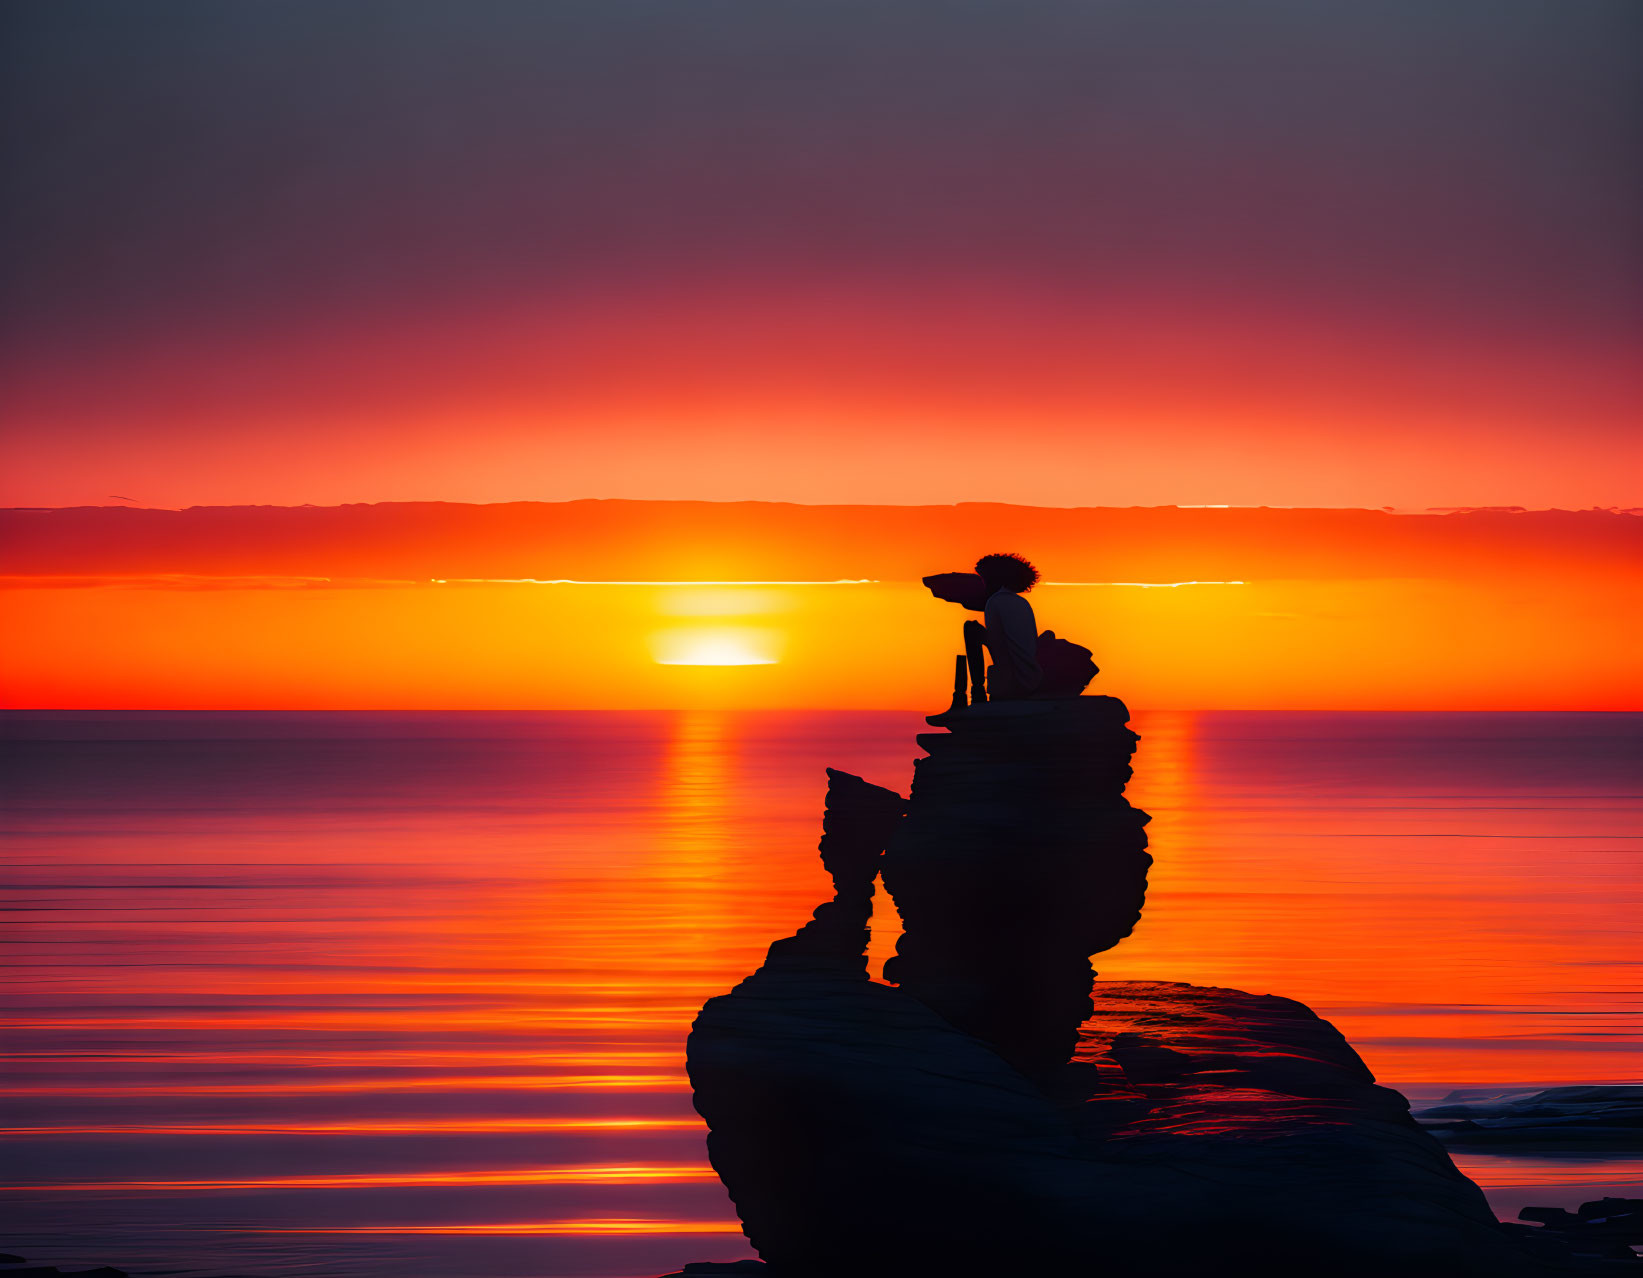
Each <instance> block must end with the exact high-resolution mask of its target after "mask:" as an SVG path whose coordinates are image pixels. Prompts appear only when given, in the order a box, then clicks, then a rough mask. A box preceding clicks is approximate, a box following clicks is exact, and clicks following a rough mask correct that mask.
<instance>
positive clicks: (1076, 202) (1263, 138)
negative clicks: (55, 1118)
mask: <svg viewBox="0 0 1643 1278" xmlns="http://www.w3.org/2000/svg"><path fill="white" fill-rule="evenodd" d="M1640 20H1643V19H1640V15H1639V12H1638V10H1637V9H1636V7H1635V6H1634V5H1631V4H1629V3H1626V2H1623V0H1614V2H1605V0H1594V2H1593V3H1590V4H1582V5H1580V6H1569V5H1566V4H1562V3H1551V2H1550V0H1503V3H1500V4H1495V5H1489V6H1457V5H1439V6H1433V5H1430V4H1427V3H1416V2H1415V0H1407V2H1404V3H1387V4H1381V5H1374V6H1345V5H1340V6H1296V5H1291V4H1284V3H1279V2H1278V0H1255V2H1253V3H1250V4H1247V5H1240V6H1237V7H1236V9H1232V8H1228V7H1227V6H1224V5H1221V4H1218V3H1209V0H1169V3H1160V4H1151V5H1144V6H1125V5H1088V6H1073V5H1065V4H1057V3H1049V2H1048V0H1036V2H1035V0H1027V2H1024V3H1015V4H1009V5H1005V4H992V3H979V4H973V5H962V6H956V7H951V8H944V9H939V10H936V9H931V8H930V7H927V6H917V5H912V4H909V3H903V2H899V0H892V2H890V3H882V2H880V3H873V4H866V3H862V4H854V3H844V4H837V3H832V4H814V5H807V4H800V5H792V6H787V5H784V6H777V7H771V8H756V9H749V8H747V7H746V6H739V5H738V6H733V7H723V6H720V5H718V4H715V3H703V4H693V5H690V6H660V7H659V6H654V5H648V4H643V3H640V2H639V0H602V2H601V3H599V4H579V3H573V4H565V5H551V6H514V5H502V4H491V3H477V4H472V5H462V6H408V5H404V4H399V3H387V2H386V0H384V2H382V3H370V2H367V3H361V4H357V5H350V6H348V7H347V8H346V9H345V10H338V9H336V8H335V6H330V5H325V4H316V3H308V2H307V0H293V2H292V3H288V4H282V5H279V6H160V7H158V8H154V7H149V6H141V7H132V6H129V5H124V4H119V3H103V2H101V0H97V2H90V3H83V4H77V5H75V6H72V7H71V8H70V7H64V6H61V5H50V4H47V5H34V6H30V5H23V6H18V7H16V8H14V9H12V10H10V11H9V12H8V15H7V23H8V26H9V28H10V30H9V32H8V34H9V35H10V37H11V39H9V41H8V43H7V47H8V49H9V53H8V55H7V56H8V57H9V59H10V63H9V65H8V66H7V68H6V70H7V75H8V84H9V86H10V89H9V91H10V93H11V101H12V106H13V111H14V115H15V117H16V118H19V119H22V120H24V121H26V122H27V128H25V129H21V130H18V131H17V132H16V134H15V135H14V136H13V137H12V139H11V140H10V141H9V142H8V143H7V151H6V156H5V159H6V162H7V171H8V173H9V174H10V175H11V176H12V192H11V195H10V196H9V198H8V203H7V210H6V214H5V217H6V226H5V228H4V229H5V230H6V232H7V234H6V235H5V236H4V243H5V244H6V249H5V252H6V253H7V254H8V257H9V263H8V265H9V287H8V290H7V298H8V300H7V302H6V309H5V313H4V320H5V338H6V342H5V362H4V368H3V369H0V372H3V374H4V382H3V385H4V389H3V391H0V408H3V409H4V411H5V414H6V419H7V421H8V424H9V425H8V434H7V442H6V450H7V457H6V461H7V465H6V466H5V467H4V472H3V473H4V478H3V480H0V504H6V505H45V506H51V505H67V504H80V503H104V502H109V501H110V500H111V499H112V498H114V497H115V496H118V497H121V498H130V499H132V500H133V501H134V502H135V503H137V504H142V505H153V506H184V505H190V504H197V503H205V504H232V503H274V504H283V505H297V504H301V503H305V502H312V503H316V504H330V503H338V502H349V501H384V500H448V501H477V502H492V501H506V500H523V499H531V500H566V499H574V498H582V497H634V498H694V499H708V500H739V499H760V500H780V501H798V502H812V503H821V502H861V503H909V504H910V503H926V502H952V501H967V500H969V501H974V500H986V501H1013V502H1021V503H1031V504H1038V505H1132V504H1135V505H1158V504H1172V503H1184V504H1195V503H1232V504H1250V505H1253V504H1270V505H1305V506H1367V507H1380V506H1394V507H1397V508H1400V509H1424V508H1426V507H1429V506H1462V505H1523V506H1528V507H1548V506H1557V507H1566V508H1581V507H1589V506H1594V505H1596V506H1622V507H1629V506H1638V505H1643V478H1640V477H1643V466H1640V465H1639V462H1640V456H1639V444H1638V440H1639V438H1640V437H1643V432H1639V431H1638V430H1637V422H1638V421H1639V420H1640V418H1643V412H1640V410H1643V377H1640V375H1639V366H1638V359H1637V351H1638V350H1639V349H1640V348H1643V340H1640V339H1643V298H1640V295H1639V290H1640V284H1639V280H1643V270H1640V269H1639V268H1640V266H1643V262H1640V258H1643V244H1640V235H1639V232H1638V227H1639V225H1643V194H1640V188H1639V183H1638V182H1637V180H1636V176H1635V168H1636V166H1635V157H1636V154H1637V153H1638V149H1639V143H1640V142H1643V136H1640V134H1643V120H1640V118H1639V112H1638V111H1637V109H1636V101H1635V94H1634V92H1633V85H1634V84H1635V79H1636V75H1637V71H1638V68H1637V66H1636V49H1637V48H1638V47H1643V46H1640V42H1639V41H1638V40H1637V39H1636V38H1635V37H1636V35H1637V32H1638V25H1639V22H1640Z"/></svg>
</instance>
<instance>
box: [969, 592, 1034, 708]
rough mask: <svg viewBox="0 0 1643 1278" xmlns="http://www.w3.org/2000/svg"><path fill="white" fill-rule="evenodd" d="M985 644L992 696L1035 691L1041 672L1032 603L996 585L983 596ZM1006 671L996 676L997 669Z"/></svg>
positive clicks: (1021, 695)
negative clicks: (990, 658)
mask: <svg viewBox="0 0 1643 1278" xmlns="http://www.w3.org/2000/svg"><path fill="white" fill-rule="evenodd" d="M983 615H984V616H985V617H986V627H987V634H988V636H989V638H990V639H991V642H990V643H989V644H988V647H989V649H990V650H991V652H992V654H993V683H994V689H993V693H992V695H994V696H1005V697H1025V696H1031V695H1032V694H1033V693H1034V692H1036V691H1037V690H1038V685H1039V683H1040V681H1041V679H1042V677H1043V676H1042V672H1041V671H1040V670H1039V667H1038V620H1037V618H1035V617H1034V616H1033V606H1032V604H1030V603H1028V602H1027V601H1026V600H1025V599H1023V598H1022V597H1021V596H1020V595H1018V594H1016V592H1015V591H1013V590H1007V589H1003V588H1000V589H998V590H995V591H993V593H992V594H990V595H988V596H987V606H986V608H985V610H984V612H983ZM1001 668H1003V669H1006V670H1008V674H1006V675H1004V676H1003V678H1002V679H1000V675H999V672H1000V669H1001Z"/></svg>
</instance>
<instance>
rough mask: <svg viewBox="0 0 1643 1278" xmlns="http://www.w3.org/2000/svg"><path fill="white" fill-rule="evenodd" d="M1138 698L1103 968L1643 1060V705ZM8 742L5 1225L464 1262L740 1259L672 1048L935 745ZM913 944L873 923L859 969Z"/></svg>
mask: <svg viewBox="0 0 1643 1278" xmlns="http://www.w3.org/2000/svg"><path fill="white" fill-rule="evenodd" d="M1134 723H1135V726H1136V728H1137V730H1138V731H1139V732H1140V733H1141V734H1142V742H1141V746H1140V749H1139V752H1138V754H1137V758H1136V769H1137V776H1136V780H1135V782H1134V783H1133V784H1132V786H1131V788H1130V797H1131V799H1132V801H1134V802H1135V803H1136V804H1137V805H1138V806H1141V807H1143V808H1145V809H1147V810H1148V811H1149V812H1151V813H1152V814H1153V817H1154V820H1153V824H1152V826H1151V836H1152V845H1153V846H1152V851H1153V853H1154V855H1155V857H1156V858H1157V861H1156V865H1155V867H1154V870H1153V875H1152V884H1151V890H1150V892H1149V897H1148V905H1147V910H1146V914H1145V916H1144V917H1143V919H1142V921H1141V924H1140V926H1139V927H1138V929H1137V931H1136V933H1135V935H1134V936H1133V937H1132V938H1130V939H1129V940H1128V941H1126V942H1125V943H1124V944H1123V945H1121V946H1120V947H1119V948H1118V949H1117V950H1115V951H1113V952H1111V953H1109V954H1107V955H1104V956H1102V957H1101V958H1100V959H1098V960H1097V964H1098V966H1099V967H1100V969H1101V972H1102V975H1103V976H1106V977H1113V978H1155V979H1164V980H1186V981H1194V982H1198V983H1203V984H1219V985H1228V986H1234V987H1237V988H1242V989H1247V990H1254V991H1260V992H1271V993H1278V994H1284V995H1287V996H1289V997H1293V998H1298V999H1301V1000H1303V1001H1305V1002H1307V1003H1308V1004H1310V1005H1311V1006H1312V1007H1313V1008H1314V1009H1316V1010H1317V1011H1318V1012H1319V1013H1320V1014H1322V1015H1324V1016H1327V1017H1329V1018H1331V1019H1332V1020H1334V1022H1335V1023H1336V1024H1337V1025H1338V1026H1339V1027H1340V1028H1341V1029H1342V1030H1343V1031H1344V1032H1345V1033H1346V1035H1347V1036H1348V1037H1349V1038H1350V1039H1351V1040H1352V1041H1353V1042H1354V1044H1355V1045H1356V1046H1357V1047H1358V1049H1359V1051H1360V1052H1361V1053H1362V1054H1363V1056H1364V1058H1365V1059H1366V1060H1367V1061H1368V1063H1369V1064H1370V1066H1371V1067H1372V1068H1373V1069H1374V1070H1375V1071H1376V1073H1377V1075H1378V1076H1379V1077H1380V1079H1381V1081H1383V1082H1385V1083H1387V1084H1389V1085H1392V1086H1396V1087H1400V1088H1402V1089H1403V1090H1404V1091H1405V1092H1407V1093H1408V1094H1410V1095H1411V1096H1413V1097H1416V1098H1417V1099H1423V1100H1424V1099H1427V1098H1430V1097H1433V1096H1436V1095H1441V1094H1442V1093H1444V1092H1445V1091H1447V1090H1449V1089H1451V1088H1456V1087H1466V1086H1483V1087H1502V1086H1538V1085H1550V1084H1558V1083H1580V1082H1584V1083H1600V1082H1628V1081H1630V1082H1635V1081H1637V1074H1638V1070H1639V1060H1640V1055H1639V1048H1640V1046H1643V1024H1640V1016H1639V1002H1640V999H1639V993H1638V989H1639V981H1638V977H1639V973H1640V963H1643V954H1640V952H1639V946H1638V943H1637V919H1638V918H1639V917H1643V910H1640V908H1639V907H1640V900H1639V898H1640V896H1643V890H1640V885H1639V884H1640V879H1639V874H1638V870H1639V868H1640V867H1639V859H1640V851H1643V822H1640V820H1639V817H1640V814H1643V778H1640V776H1639V769H1638V761H1639V757H1640V750H1639V746H1640V744H1643V716H1640V715H1622V714H1607V715H1604V714H1230V713H1213V714H1193V713H1137V715H1136V717H1135V720H1134ZM3 724H4V736H5V738H6V740H5V743H4V745H5V751H6V755H7V760H6V775H7V777H8V781H7V782H6V793H5V801H6V809H5V815H4V828H5V835H6V838H5V857H6V865H7V870H6V873H7V877H8V880H9V882H10V890H9V892H8V893H7V909H8V913H7V921H8V927H7V931H6V940H7V944H6V945H5V947H4V951H3V953H4V955H5V959H4V961H5V964H6V967H7V971H6V977H7V992H6V995H5V998H6V1007H5V1009H4V1016H5V1023H6V1027H7V1028H6V1033H5V1042H6V1047H7V1049H8V1054H9V1063H8V1067H7V1073H6V1076H5V1079H4V1081H3V1086H0V1093H3V1095H4V1100H5V1105H6V1113H5V1117H4V1120H3V1121H4V1125H5V1128H6V1133H5V1134H6V1136H7V1149H8V1151H9V1152H8V1157H7V1160H6V1172H5V1174H4V1181H5V1185H4V1190H3V1193H0V1201H3V1203H4V1214H5V1227H4V1230H3V1232H0V1248H3V1249H6V1250H10V1251H15V1252H19V1253H21V1254H23V1255H25V1256H27V1257H29V1258H30V1259H35V1260H43V1261H57V1262H70V1261H78V1262H85V1263H107V1264H115V1265H119V1266H121V1267H124V1268H127V1269H130V1270H133V1271H135V1272H141V1271H143V1270H145V1269H152V1270H161V1269H164V1270H170V1271H173V1272H178V1271H186V1272H197V1273H202V1274H204V1273H208V1274H225V1273H232V1274H243V1275H321V1276H323V1275H339V1276H351V1275H391V1274H392V1275H398V1274H410V1273H415V1274H418V1275H432V1276H438V1275H448V1276H449V1278H501V1276H510V1278H527V1276H530V1278H538V1276H540V1275H566V1276H570V1275H587V1276H589V1278H592V1276H594V1275H622V1276H624V1278H635V1276H640V1275H646V1274H659V1273H662V1272H665V1271H667V1270H669V1269H673V1268H677V1267H678V1266H679V1265H681V1264H683V1263H684V1262H686V1261H689V1260H699V1259H732V1258H736V1257H739V1256H744V1255H749V1254H751V1253H750V1252H749V1250H748V1248H747V1246H746V1243H745V1241H744V1240H743V1239H742V1238H741V1236H740V1233H739V1230H738V1228H737V1224H736V1220H735V1216H734V1213H733V1212H732V1210H731V1208H730V1204H729V1202H728V1201H727V1199H726V1197H725V1194H724V1192H723V1190H722V1188H721V1187H720V1186H719V1184H718V1182H717V1180H716V1179H715V1178H714V1177H713V1175H712V1172H711V1170H710V1169H709V1168H708V1167H707V1164H706V1160H705V1158H704V1155H703V1146H702V1135H703V1132H702V1128H701V1126H700V1124H699V1123H698V1121H697V1120H696V1118H695V1115H694V1113H693V1111H692V1109H691V1106H690V1094H689V1090H688V1087H687V1085H686V1082H685V1078H684V1070H683V1044H684V1037H685V1034H686V1032H687V1030H688V1027H689V1024H690V1020H691V1018H692V1016H693V1014H694V1012H695V1010H696V1008H697V1007H698V1006H699V1005H700V1004H701V1002H702V1001H703V1000H704V999H706V998H707V997H709V996H711V995H713V994H716V993H720V992H722V991H724V990H725V989H727V988H728V987H729V986H730V985H732V984H733V983H734V982H735V981H736V980H738V979H739V978H740V977H741V976H742V975H744V974H745V973H747V972H749V971H751V970H752V968H753V967H755V966H756V965H757V964H758V963H759V962H760V960H761V958H762V956H763V953H764V949H765V947H766V945H767V944H768V943H769V942H770V941H771V940H773V939H775V938H776V937H779V936H783V935H786V934H789V933H791V932H792V931H793V930H795V929H796V928H797V927H798V926H800V925H801V924H802V923H803V922H804V921H805V920H806V919H807V918H808V916H809V912H810V910H811V909H812V908H813V907H814V906H815V904H816V903H818V902H819V901H821V900H823V899H824V898H825V897H826V896H827V894H828V886H827V882H826V878H825V876H824V875H823V873H822V870H821V867H820V865H819V864H818V862H817V858H816V855H815V843H816V839H817V837H818V835H819V827H820V812H821V801H822V795H823V792H824V789H825V776H824V774H823V771H822V770H823V768H824V767H825V766H835V767H841V768H845V769H847V770H849V771H853V772H858V773H861V774H863V775H865V776H867V777H868V778H869V779H870V780H874V781H878V782H881V783H884V784H887V785H893V786H897V787H901V788H905V786H906V784H907V782H908V780H909V779H910V776H911V769H912V759H913V757H914V755H915V754H916V753H917V750H916V746H915V745H914V742H913V739H912V738H913V734H914V733H915V732H917V731H919V730H922V729H923V724H922V722H921V721H920V719H919V718H918V716H916V715H912V714H903V713H815V714H800V715H794V714H790V713H785V714H780V713H716V712H681V713H652V714H533V715H505V714H391V713H381V714H284V713H233V714H230V713H157V712H132V713H46V712H12V713H10V714H9V715H6V716H5V717H4V719H3ZM881 903H882V904H881V911H882V910H885V909H888V904H887V903H883V901H882V898H881ZM895 935H896V926H895V920H894V917H893V914H892V915H891V916H890V917H887V918H886V917H881V918H880V919H879V920H877V926H876V927H875V930H874V937H873V946H872V953H873V955H874V956H875V959H876V961H882V959H883V957H884V956H885V955H887V954H888V953H889V952H890V951H891V948H892V947H893V945H894V940H895ZM875 971H876V967H875ZM1457 1161H1459V1162H1460V1163H1461V1165H1462V1166H1463V1167H1464V1168H1465V1169H1466V1170H1468V1172H1469V1173H1470V1174H1472V1175H1474V1176H1475V1177H1476V1178H1477V1179H1478V1180H1479V1181H1480V1183H1482V1184H1483V1185H1484V1186H1485V1188H1486V1190H1487V1191H1488V1192H1489V1194H1490V1197H1491V1201H1492V1202H1493V1203H1494V1204H1495V1206H1496V1209H1497V1211H1499V1212H1500V1213H1501V1214H1502V1215H1504V1216H1511V1215H1514V1214H1515V1213H1516V1211H1517V1209H1518V1208H1519V1207H1521V1206H1524V1205H1527V1204H1531V1203H1535V1204H1550V1205H1564V1206H1572V1205H1574V1204H1575V1203H1578V1202H1580V1201H1581V1200H1582V1199H1585V1198H1590V1197H1595V1196H1598V1195H1600V1194H1602V1193H1625V1192H1630V1193H1632V1194H1636V1193H1639V1192H1640V1190H1639V1184H1640V1182H1643V1162H1640V1160H1638V1159H1636V1158H1602V1157H1593V1156H1591V1155H1590V1154H1584V1155H1581V1154H1569V1155H1567V1156H1560V1155H1558V1154H1556V1153H1550V1154H1548V1153H1541V1154H1538V1155H1537V1156H1536V1157H1533V1158H1517V1157H1507V1156H1502V1155H1500V1154H1499V1153H1498V1152H1494V1151H1492V1152H1491V1153H1489V1154H1487V1155H1484V1154H1474V1155H1461V1156H1459V1157H1458V1158H1457Z"/></svg>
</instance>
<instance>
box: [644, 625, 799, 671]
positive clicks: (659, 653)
mask: <svg viewBox="0 0 1643 1278" xmlns="http://www.w3.org/2000/svg"><path fill="white" fill-rule="evenodd" d="M779 640H780V636H779V635H778V633H777V632H776V631H774V630H767V629H762V628H759V627H756V626H712V627H706V626H690V627H680V628H679V629H675V630H659V631H657V632H656V633H655V634H654V635H652V636H651V641H650V649H651V653H652V655H653V656H654V657H655V659H656V664H657V665H659V666H773V665H775V664H776V661H777V657H776V652H777V648H778V645H779Z"/></svg>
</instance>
